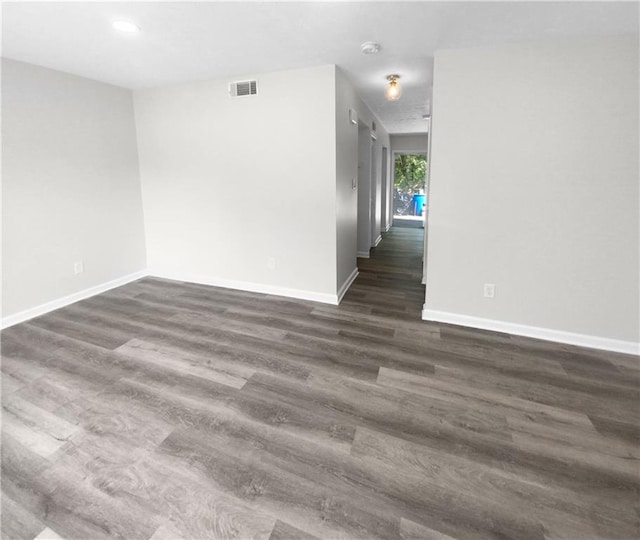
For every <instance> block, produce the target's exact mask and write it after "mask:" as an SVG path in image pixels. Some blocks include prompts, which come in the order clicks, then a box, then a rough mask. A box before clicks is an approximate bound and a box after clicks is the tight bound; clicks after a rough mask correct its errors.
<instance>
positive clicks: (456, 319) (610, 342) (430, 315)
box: [422, 306, 640, 354]
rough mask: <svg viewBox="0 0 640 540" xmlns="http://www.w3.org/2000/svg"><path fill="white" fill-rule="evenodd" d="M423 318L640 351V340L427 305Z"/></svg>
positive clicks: (608, 347) (536, 336)
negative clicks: (576, 331) (452, 310)
mask: <svg viewBox="0 0 640 540" xmlns="http://www.w3.org/2000/svg"><path fill="white" fill-rule="evenodd" d="M422 320H424V321H434V322H442V323H448V324H457V325H459V326H471V327H473V328H482V329H484V330H493V331H496V332H506V333H508V334H516V335H519V336H526V337H531V338H537V339H545V340H547V341H555V342H558V343H567V344H569V345H579V346H581V347H590V348H592V349H602V350H606V351H615V352H621V353H627V354H640V343H635V342H633V341H622V340H619V339H610V338H604V337H598V336H589V335H587V334H575V333H573V332H563V331H561V330H553V329H551V328H540V327H538V326H527V325H524V324H516V323H509V322H504V321H496V320H493V319H484V318H482V317H472V316H469V315H460V314H458V313H448V312H446V311H436V310H433V309H427V308H426V306H425V307H423V309H422Z"/></svg>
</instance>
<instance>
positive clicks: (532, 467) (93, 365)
mask: <svg viewBox="0 0 640 540" xmlns="http://www.w3.org/2000/svg"><path fill="white" fill-rule="evenodd" d="M422 234H423V231H422V230H421V229H401V228H392V229H391V230H390V232H389V233H385V234H384V235H383V241H382V242H381V243H380V245H379V246H378V247H377V248H375V249H373V250H372V256H371V258H370V259H359V260H358V264H359V268H360V276H359V277H358V278H357V280H356V282H355V283H354V284H353V286H352V287H351V289H350V290H349V292H348V293H347V295H346V296H345V299H344V301H343V302H342V304H341V305H340V306H329V305H323V304H317V303H313V302H305V301H297V300H291V299H285V298H280V297H274V296H268V295H263V294H254V293H247V292H241V291H233V290H228V289H221V288H212V287H207V286H200V285H193V284H185V283H178V282H171V281H165V280H160V279H151V278H147V279H142V280H140V281H137V282H135V283H132V284H129V285H126V286H124V287H120V288H118V289H115V290H112V291H109V292H107V293H104V294H101V295H99V296H96V297H93V298H90V299H88V300H84V301H82V302H79V303H76V304H74V305H71V306H68V307H66V308H63V309H61V310H58V311H56V312H53V313H50V314H48V315H45V316H42V317H39V318H37V319H34V320H32V321H30V322H27V323H22V324H20V325H17V326H14V327H12V328H9V329H7V330H5V331H4V332H2V355H3V358H2V402H3V415H2V429H3V433H2V537H3V538H7V539H13V538H16V539H22V538H24V539H28V540H31V539H33V538H36V537H38V536H39V535H40V536H39V537H40V538H44V537H45V535H47V534H48V535H49V536H47V537H51V535H52V534H57V535H59V537H61V538H65V539H68V540H70V539H72V538H75V539H83V540H86V539H92V540H94V539H101V538H123V539H125V538H126V539H143V540H147V539H150V538H153V540H167V539H174V538H176V539H177V538H183V539H188V538H194V539H204V538H220V539H227V538H238V539H249V538H255V539H270V540H283V539H309V538H324V539H332V540H333V539H339V538H345V539H346V538H360V539H375V538H388V539H427V538H428V539H440V540H443V539H450V538H457V539H466V538H483V539H485V538H518V539H527V538H532V539H539V540H543V539H546V540H551V539H560V538H565V539H592V538H626V539H631V538H637V537H638V533H639V530H638V522H639V513H638V487H639V477H638V471H639V468H638V465H639V461H638V454H639V451H638V433H639V430H638V420H639V416H640V407H638V374H639V371H638V364H637V358H635V357H631V356H626V355H622V354H613V353H603V352H598V351H593V350H587V349H580V348H577V347H570V346H564V345H558V344H553V343H547V342H543V341H536V340H530V339H525V338H519V337H516V336H510V335H506V334H497V333H492V332H486V331H477V330H472V329H463V328H459V327H453V326H446V325H437V324H430V323H425V322H422V321H421V320H420V311H421V308H422V304H423V302H424V287H423V286H422V285H421V284H420V280H421V277H422V272H421V252H422Z"/></svg>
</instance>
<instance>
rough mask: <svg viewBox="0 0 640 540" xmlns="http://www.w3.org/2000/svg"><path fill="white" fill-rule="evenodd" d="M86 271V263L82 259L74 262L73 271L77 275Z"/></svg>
mask: <svg viewBox="0 0 640 540" xmlns="http://www.w3.org/2000/svg"><path fill="white" fill-rule="evenodd" d="M82 272H84V263H83V262H82V261H77V262H74V263H73V273H74V274H75V275H76V276H77V275H78V274H82Z"/></svg>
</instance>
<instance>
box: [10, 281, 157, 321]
mask: <svg viewBox="0 0 640 540" xmlns="http://www.w3.org/2000/svg"><path fill="white" fill-rule="evenodd" d="M145 276H147V272H146V270H140V271H139V272H134V273H133V274H127V275H126V276H122V277H119V278H116V279H112V280H111V281H107V282H106V283H101V284H100V285H96V286H94V287H89V288H88V289H84V290H82V291H78V292H76V293H73V294H70V295H68V296H63V297H62V298H58V299H56V300H51V301H50V302H46V303H44V304H40V305H39V306H35V307H32V308H29V309H25V310H24V311H19V312H18V313H14V314H13V315H8V316H7V317H3V318H2V322H1V323H0V324H1V327H2V328H3V329H4V328H9V327H10V326H13V325H14V324H18V323H21V322H24V321H28V320H29V319H33V318H34V317H39V316H40V315H44V314H45V313H49V312H50V311H55V310H56V309H60V308H63V307H65V306H68V305H69V304H73V303H75V302H79V301H80V300H85V299H86V298H89V297H91V296H95V295H96V294H100V293H103V292H105V291H108V290H110V289H115V288H116V287H121V286H122V285H126V284H127V283H131V282H132V281H136V280H138V279H141V278H143V277H145Z"/></svg>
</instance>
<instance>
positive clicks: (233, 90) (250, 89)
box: [229, 81, 258, 97]
mask: <svg viewBox="0 0 640 540" xmlns="http://www.w3.org/2000/svg"><path fill="white" fill-rule="evenodd" d="M257 93H258V81H238V82H233V83H231V84H230V85H229V95H230V96H231V97H241V96H255V95H256V94H257Z"/></svg>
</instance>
